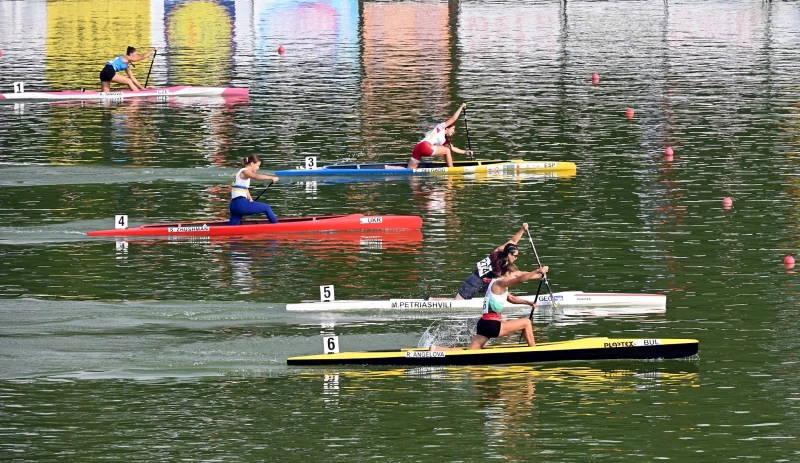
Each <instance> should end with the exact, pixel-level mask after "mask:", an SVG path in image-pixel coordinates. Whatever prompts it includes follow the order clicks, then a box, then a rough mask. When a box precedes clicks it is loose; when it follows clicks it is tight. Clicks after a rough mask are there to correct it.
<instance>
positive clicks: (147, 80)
mask: <svg viewBox="0 0 800 463" xmlns="http://www.w3.org/2000/svg"><path fill="white" fill-rule="evenodd" d="M157 54H158V50H156V51H154V52H153V59H152V61H150V69H148V70H147V79H145V80H144V88H147V83H148V82H150V71H152V70H153V61H155V60H156V55H157Z"/></svg>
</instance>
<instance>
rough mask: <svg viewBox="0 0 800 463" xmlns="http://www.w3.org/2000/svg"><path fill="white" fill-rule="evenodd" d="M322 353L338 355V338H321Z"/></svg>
mask: <svg viewBox="0 0 800 463" xmlns="http://www.w3.org/2000/svg"><path fill="white" fill-rule="evenodd" d="M322 344H323V347H322V349H323V352H324V353H326V354H338V353H339V336H323V337H322Z"/></svg>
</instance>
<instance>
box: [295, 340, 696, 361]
mask: <svg viewBox="0 0 800 463" xmlns="http://www.w3.org/2000/svg"><path fill="white" fill-rule="evenodd" d="M699 348H700V343H699V341H697V340H696V339H644V338H642V339H638V338H606V337H593V338H582V339H574V340H572V341H560V342H545V343H541V344H536V345H535V346H533V347H529V346H528V345H527V344H500V345H496V346H488V347H486V348H484V349H480V350H467V349H465V348H464V349H460V350H454V351H435V352H430V351H428V350H426V349H394V350H384V351H362V352H341V353H338V354H322V355H306V356H301V357H289V358H288V359H286V363H287V364H288V365H369V366H384V365H411V366H431V365H495V364H508V363H513V364H522V363H539V362H557V361H568V360H618V359H671V358H684V357H691V356H693V355H696V354H697V352H698V350H699Z"/></svg>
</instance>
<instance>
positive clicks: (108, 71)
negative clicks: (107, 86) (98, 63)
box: [100, 64, 117, 82]
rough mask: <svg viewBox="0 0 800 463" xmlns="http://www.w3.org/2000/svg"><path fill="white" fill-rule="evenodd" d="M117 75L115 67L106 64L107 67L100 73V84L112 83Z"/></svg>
mask: <svg viewBox="0 0 800 463" xmlns="http://www.w3.org/2000/svg"><path fill="white" fill-rule="evenodd" d="M115 75H117V71H115V70H114V66H112V65H110V64H106V67H104V68H103V70H102V71H100V82H111V79H113V78H114V76H115Z"/></svg>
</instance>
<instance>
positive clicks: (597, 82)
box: [592, 72, 600, 85]
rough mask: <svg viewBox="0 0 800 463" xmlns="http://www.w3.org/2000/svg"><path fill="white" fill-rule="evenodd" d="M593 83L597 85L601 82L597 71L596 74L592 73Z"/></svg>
mask: <svg viewBox="0 0 800 463" xmlns="http://www.w3.org/2000/svg"><path fill="white" fill-rule="evenodd" d="M592 83H593V84H595V85H597V84H599V83H600V74H598V73H596V72H595V73H594V74H592Z"/></svg>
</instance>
